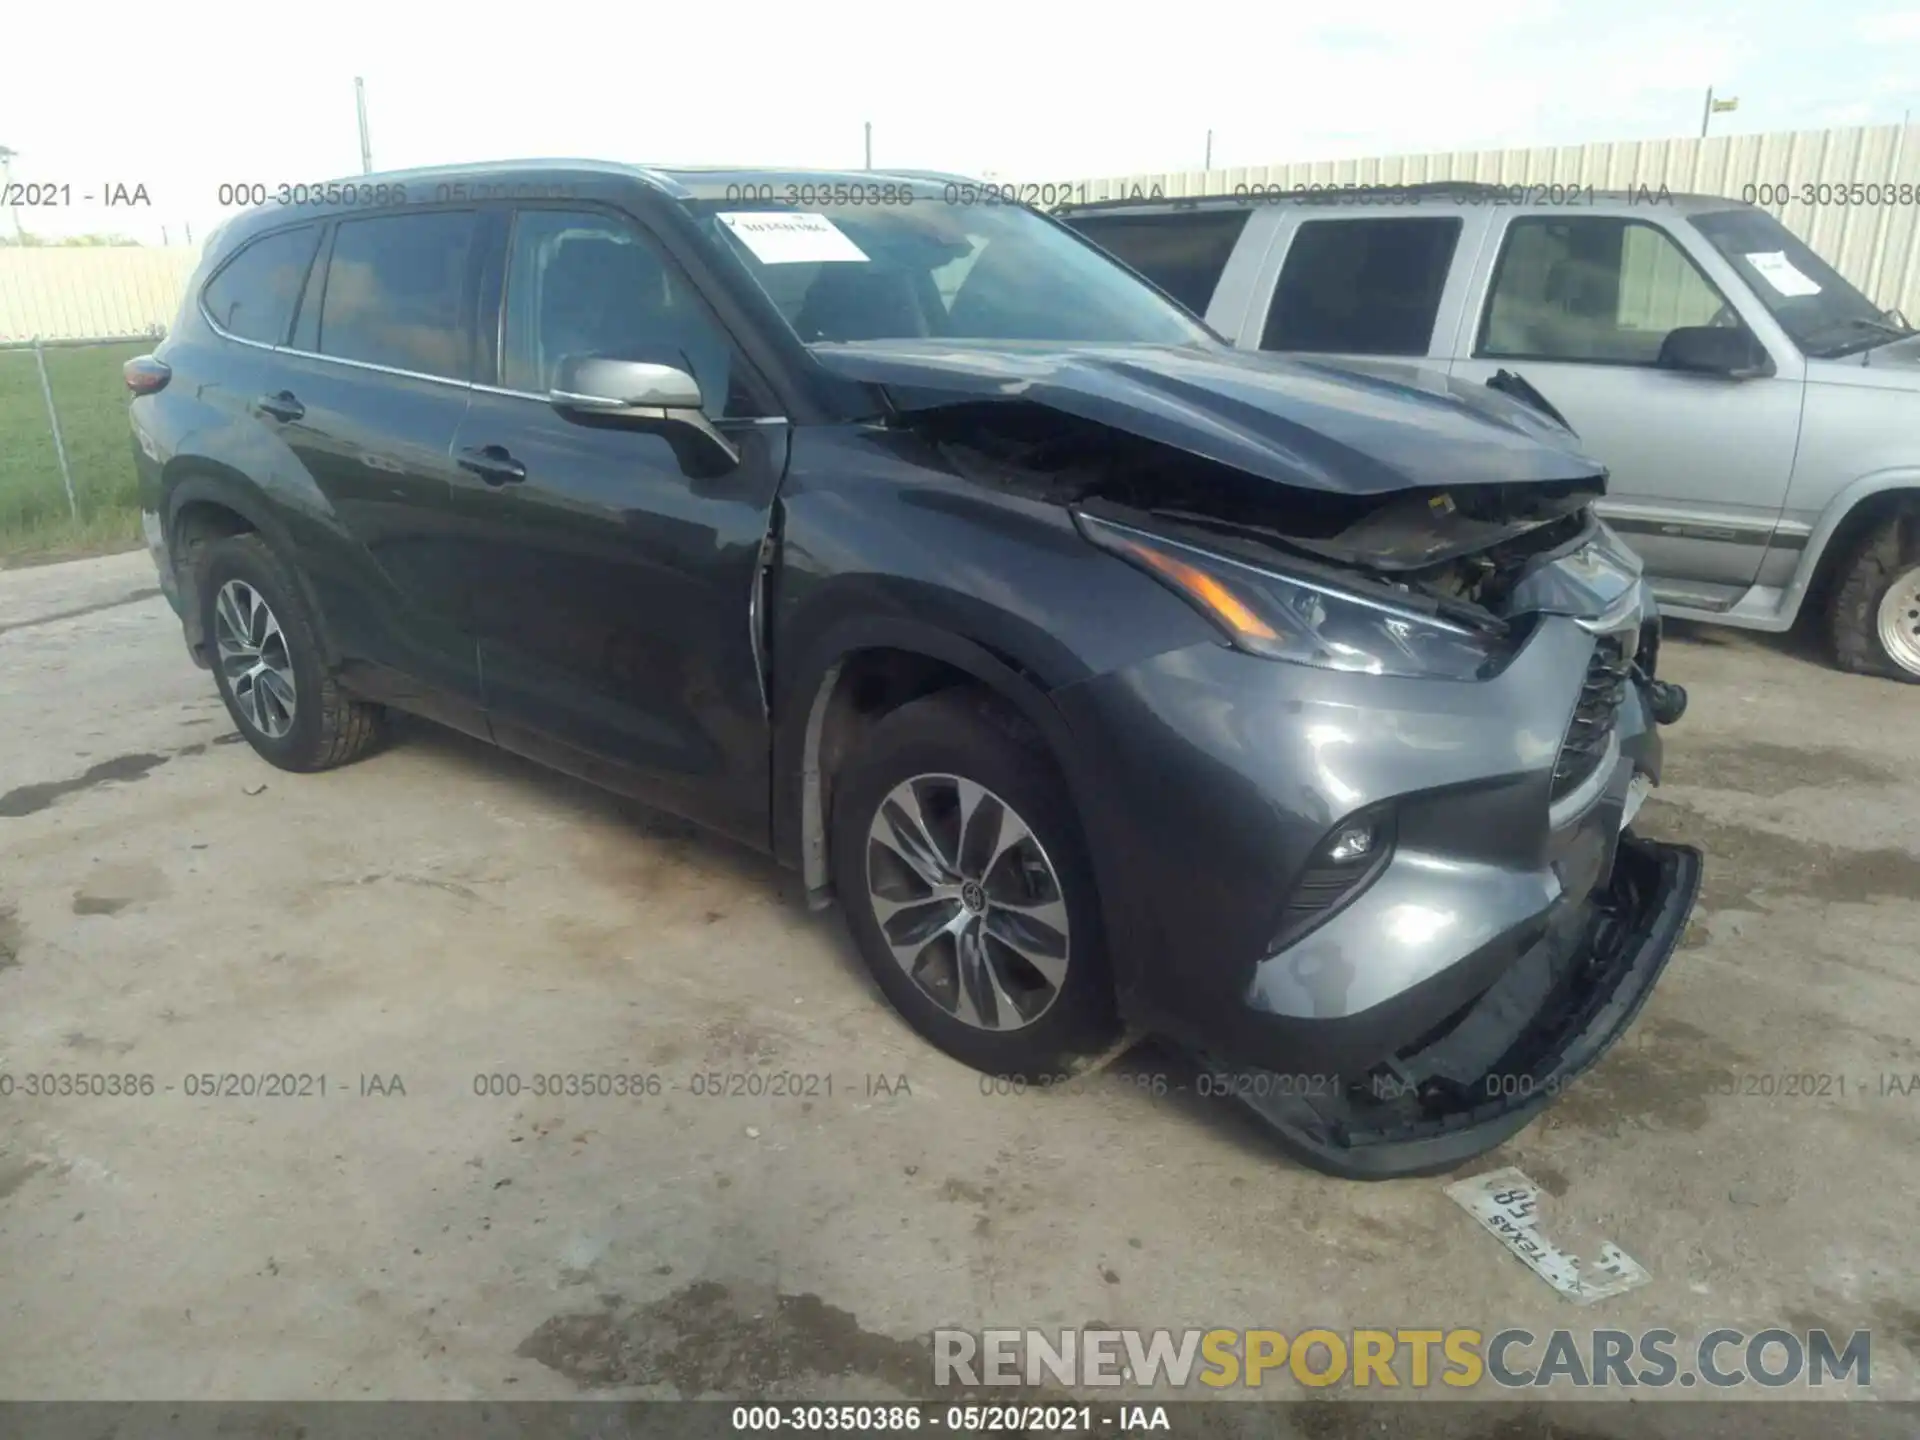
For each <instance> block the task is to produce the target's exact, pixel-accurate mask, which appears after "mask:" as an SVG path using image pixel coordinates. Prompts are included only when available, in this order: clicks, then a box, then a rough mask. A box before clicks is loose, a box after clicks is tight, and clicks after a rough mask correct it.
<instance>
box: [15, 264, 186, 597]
mask: <svg viewBox="0 0 1920 1440" xmlns="http://www.w3.org/2000/svg"><path fill="white" fill-rule="evenodd" d="M198 258H199V252H198V250H197V249H189V248H186V247H161V246H113V247H107V246H73V247H66V246H53V245H47V246H35V245H8V246H5V247H0V563H5V561H6V560H8V559H10V558H18V557H20V556H22V555H26V554H46V553H51V554H54V555H59V554H62V553H81V552H85V551H88V550H98V549H108V548H114V547H116V546H118V545H121V544H125V545H128V546H131V545H135V544H137V543H138V541H139V535H140V528H139V500H138V495H137V488H136V479H135V471H134V466H133V450H132V439H131V436H130V435H129V432H128V430H127V412H126V404H127V392H126V387H125V385H124V383H123V382H122V380H121V375H120V367H121V366H122V365H123V364H125V363H126V361H128V360H129V359H131V358H132V357H134V356H135V355H140V354H144V353H145V352H147V351H149V350H151V349H153V347H154V346H155V345H156V344H158V343H159V341H160V339H161V337H162V336H163V335H165V333H166V327H167V325H168V324H169V322H171V321H172V319H173V317H174V313H175V311H176V310H177V309H178V308H179V304H180V296H181V293H182V292H183V291H184V289H185V287H186V282H187V278H188V276H190V275H191V274H192V273H193V267H194V265H195V263H197V261H198Z"/></svg>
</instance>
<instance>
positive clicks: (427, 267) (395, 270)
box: [319, 211, 478, 380]
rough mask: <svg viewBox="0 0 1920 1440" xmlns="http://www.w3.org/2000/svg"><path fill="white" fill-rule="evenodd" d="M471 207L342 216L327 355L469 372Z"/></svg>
mask: <svg viewBox="0 0 1920 1440" xmlns="http://www.w3.org/2000/svg"><path fill="white" fill-rule="evenodd" d="M477 225H478V221H477V217H476V216H475V215H474V214H473V213H472V212H469V211H429V212H425V213H421V214H413V215H376V216H371V217H369V218H367V219H364V220H343V221H342V222H340V225H339V226H338V228H337V230H336V232H335V234H334V240H333V254H332V258H331V259H330V261H329V262H328V266H327V285H326V292H325V297H324V299H323V300H322V301H321V305H320V336H319V347H320V353H321V354H322V355H330V356H333V357H335V358H336V359H340V360H360V361H364V362H366V363H368V364H371V365H384V366H387V367H388V368H390V369H394V370H406V371H411V372H412V373H414V374H418V375H435V376H440V377H442V378H444V379H448V380H465V379H467V378H469V376H470V373H471V367H472V352H473V324H472V310H473V306H472V301H471V298H470V296H471V292H470V290H469V288H468V259H469V257H470V255H471V253H472V251H473V246H474V237H475V234H476V233H477Z"/></svg>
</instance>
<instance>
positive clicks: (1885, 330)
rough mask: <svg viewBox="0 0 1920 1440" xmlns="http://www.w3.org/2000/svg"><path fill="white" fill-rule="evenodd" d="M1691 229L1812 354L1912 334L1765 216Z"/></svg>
mask: <svg viewBox="0 0 1920 1440" xmlns="http://www.w3.org/2000/svg"><path fill="white" fill-rule="evenodd" d="M1693 223H1694V225H1695V226H1696V227H1697V228H1698V229H1699V231H1700V233H1701V234H1702V235H1704V236H1706V237H1707V240H1708V242H1709V243H1710V244H1711V245H1712V246H1713V248H1714V249H1716V250H1718V251H1719V252H1720V253H1721V254H1722V255H1724V256H1725V257H1726V259H1727V261H1728V263H1729V264H1731V265H1732V266H1733V268H1734V269H1735V270H1738V271H1739V272H1740V278H1741V279H1743V280H1745V281H1746V282H1747V284H1748V286H1749V287H1750V288H1751V289H1752V290H1753V293H1754V294H1755V295H1757V296H1759V297H1760V303H1761V304H1762V305H1765V306H1766V307H1767V309H1768V310H1770V311H1772V312H1773V318H1774V319H1776V320H1778V321H1779V322H1780V328H1781V329H1783V330H1785V331H1786V332H1787V334H1788V335H1790V336H1792V337H1793V343H1794V344H1796V345H1798V346H1799V347H1800V348H1801V350H1803V351H1805V352H1806V353H1807V354H1809V355H1818V356H1823V357H1831V356H1835V355H1846V354H1850V353H1852V352H1853V351H1856V350H1865V349H1869V348H1870V347H1872V346H1875V345H1883V344H1885V343H1886V342H1887V341H1888V340H1890V339H1892V338H1893V337H1894V336H1896V335H1900V334H1905V333H1906V331H1905V329H1904V327H1901V326H1897V325H1894V324H1892V323H1891V322H1890V321H1889V320H1888V319H1887V317H1886V316H1885V315H1884V314H1883V313H1882V312H1881V310H1880V307H1879V306H1877V305H1875V304H1874V303H1873V302H1872V301H1871V300H1869V299H1868V298H1867V297H1866V296H1865V295H1862V294H1861V293H1860V292H1859V291H1858V290H1856V289H1854V287H1853V286H1852V285H1851V284H1850V283H1849V282H1848V281H1847V280H1846V278H1845V277H1844V276H1842V275H1841V274H1840V272H1839V271H1837V270H1835V269H1834V268H1833V267H1832V266H1831V265H1829V264H1827V262H1826V261H1824V260H1822V259H1821V258H1820V257H1819V256H1818V255H1816V254H1815V253H1814V252H1813V251H1812V250H1810V249H1808V248H1807V246H1806V245H1805V244H1803V243H1802V242H1801V240H1800V239H1799V237H1798V236H1796V235H1795V234H1794V233H1793V232H1792V231H1791V230H1789V229H1787V227H1786V226H1784V225H1782V224H1781V223H1780V222H1779V221H1778V220H1776V219H1774V218H1773V216H1771V215H1769V214H1768V213H1767V212H1766V211H1764V210H1714V211H1710V212H1709V213H1707V214H1704V215H1696V216H1694V217H1693Z"/></svg>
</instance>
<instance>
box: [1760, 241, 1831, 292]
mask: <svg viewBox="0 0 1920 1440" xmlns="http://www.w3.org/2000/svg"><path fill="white" fill-rule="evenodd" d="M1747 263H1748V264H1749V265H1751V266H1753V268H1754V269H1756V270H1758V271H1759V272H1760V278H1761V279H1762V280H1765V281H1766V282H1767V283H1768V284H1769V285H1771V286H1773V288H1774V289H1776V290H1778V291H1779V292H1780V293H1781V294H1782V295H1818V294H1819V293H1820V286H1819V285H1818V284H1817V283H1816V282H1815V281H1814V280H1812V279H1811V278H1810V277H1808V276H1807V275H1805V274H1803V273H1802V272H1801V271H1800V269H1799V268H1798V267H1797V266H1795V265H1794V263H1793V262H1792V261H1791V260H1789V259H1787V252H1786V251H1784V250H1755V251H1750V252H1749V253H1748V255H1747Z"/></svg>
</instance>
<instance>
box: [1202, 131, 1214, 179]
mask: <svg viewBox="0 0 1920 1440" xmlns="http://www.w3.org/2000/svg"><path fill="white" fill-rule="evenodd" d="M1200 168H1201V169H1203V170H1211V169H1213V131H1211V130H1209V131H1207V163H1206V164H1205V165H1203V166H1201V167H1200Z"/></svg>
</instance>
